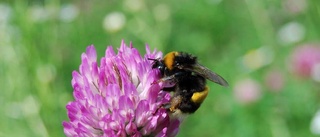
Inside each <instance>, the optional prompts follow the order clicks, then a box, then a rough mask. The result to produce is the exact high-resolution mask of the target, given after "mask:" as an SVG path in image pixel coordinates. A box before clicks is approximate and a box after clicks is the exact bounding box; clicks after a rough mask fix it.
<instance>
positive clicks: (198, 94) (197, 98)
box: [191, 86, 209, 104]
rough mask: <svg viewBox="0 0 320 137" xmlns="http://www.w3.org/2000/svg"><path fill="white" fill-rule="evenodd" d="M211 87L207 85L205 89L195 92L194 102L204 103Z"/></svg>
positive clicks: (192, 98) (192, 99)
mask: <svg viewBox="0 0 320 137" xmlns="http://www.w3.org/2000/svg"><path fill="white" fill-rule="evenodd" d="M208 91H209V88H208V87H207V86H206V87H205V89H204V90H203V91H200V92H195V93H193V95H192V97H191V101H192V102H194V103H198V104H200V103H202V102H203V101H204V99H205V98H206V97H207V95H208Z"/></svg>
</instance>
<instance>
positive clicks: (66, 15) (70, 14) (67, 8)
mask: <svg viewBox="0 0 320 137" xmlns="http://www.w3.org/2000/svg"><path fill="white" fill-rule="evenodd" d="M78 15H79V9H78V7H76V6H75V5H73V4H66V5H62V7H61V9H60V20H61V21H63V22H71V21H73V20H74V19H75V18H77V16H78Z"/></svg>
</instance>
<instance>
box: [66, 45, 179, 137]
mask: <svg viewBox="0 0 320 137" xmlns="http://www.w3.org/2000/svg"><path fill="white" fill-rule="evenodd" d="M161 57H162V53H161V52H157V51H156V50H154V51H153V52H151V51H150V49H149V47H148V46H146V54H145V55H144V57H142V56H141V55H140V53H139V52H138V50H137V49H135V48H133V47H132V44H131V43H130V46H129V47H128V46H126V45H125V43H124V41H122V43H121V46H120V48H119V49H118V54H116V53H115V52H114V50H113V48H112V46H109V47H107V50H106V52H105V57H102V58H101V61H100V66H98V65H97V54H96V50H95V48H94V46H89V47H87V50H86V52H85V53H83V54H82V56H81V60H82V63H81V65H80V67H79V72H77V71H74V72H73V73H72V77H73V79H72V87H73V96H74V99H75V100H74V101H72V102H69V103H68V104H67V106H66V108H67V111H68V117H69V120H70V121H64V122H63V127H64V133H65V134H66V136H69V137H71V136H72V137H75V136H81V137H82V136H103V137H112V136H117V137H118V136H122V137H125V136H134V137H141V136H175V135H176V134H177V133H178V130H179V125H180V121H179V120H178V119H175V118H172V117H170V116H169V113H168V112H167V111H166V110H165V109H164V108H161V105H162V104H165V103H168V102H169V101H170V94H169V93H167V92H164V91H162V90H161V89H162V86H163V85H162V84H161V83H155V81H157V80H158V79H159V78H160V73H159V71H158V70H156V69H152V61H151V60H148V58H161Z"/></svg>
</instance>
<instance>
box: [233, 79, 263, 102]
mask: <svg viewBox="0 0 320 137" xmlns="http://www.w3.org/2000/svg"><path fill="white" fill-rule="evenodd" d="M233 91H234V97H235V99H236V100H237V101H238V102H239V103H241V104H250V103H254V102H256V101H257V100H259V99H260V98H261V88H260V85H259V84H258V82H256V81H255V80H253V79H249V78H248V79H243V80H241V81H238V82H236V84H235V86H234V88H233Z"/></svg>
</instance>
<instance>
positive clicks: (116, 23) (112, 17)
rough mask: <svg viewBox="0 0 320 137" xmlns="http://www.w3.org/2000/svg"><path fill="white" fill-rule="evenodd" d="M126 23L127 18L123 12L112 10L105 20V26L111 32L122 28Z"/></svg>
mask: <svg viewBox="0 0 320 137" xmlns="http://www.w3.org/2000/svg"><path fill="white" fill-rule="evenodd" d="M125 23H126V18H125V16H124V15H123V13H121V12H112V13H110V14H108V15H107V16H106V17H105V18H104V20H103V28H104V29H105V30H106V31H109V32H117V31H119V30H121V29H122V28H123V27H124V25H125Z"/></svg>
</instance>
